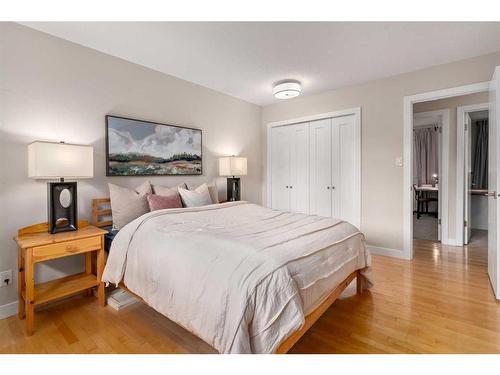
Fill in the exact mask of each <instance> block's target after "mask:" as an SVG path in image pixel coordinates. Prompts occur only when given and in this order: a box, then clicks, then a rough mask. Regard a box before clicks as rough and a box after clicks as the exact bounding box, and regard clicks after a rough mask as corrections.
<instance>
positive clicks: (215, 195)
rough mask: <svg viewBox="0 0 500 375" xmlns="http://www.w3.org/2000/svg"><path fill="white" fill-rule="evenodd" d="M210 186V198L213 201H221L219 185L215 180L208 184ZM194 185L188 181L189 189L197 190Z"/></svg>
mask: <svg viewBox="0 0 500 375" xmlns="http://www.w3.org/2000/svg"><path fill="white" fill-rule="evenodd" d="M206 185H207V186H208V192H209V193H210V199H212V203H219V190H218V189H217V185H216V184H215V182H209V183H208V184H206ZM193 186H194V185H192V184H190V183H187V188H188V189H189V190H196V189H195V188H194V187H193Z"/></svg>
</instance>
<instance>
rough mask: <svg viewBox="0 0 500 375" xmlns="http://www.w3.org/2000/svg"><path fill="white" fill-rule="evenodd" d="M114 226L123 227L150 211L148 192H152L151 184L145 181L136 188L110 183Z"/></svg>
mask: <svg viewBox="0 0 500 375" xmlns="http://www.w3.org/2000/svg"><path fill="white" fill-rule="evenodd" d="M108 186H109V199H110V200H111V211H112V213H113V228H114V229H121V228H123V227H124V226H125V225H127V224H128V223H130V222H131V221H132V220H134V219H137V218H138V217H139V216H141V215H144V214H145V213H147V212H149V205H148V200H147V199H146V194H151V193H152V191H151V184H150V183H149V181H146V182H144V183H143V184H141V185H140V186H139V187H138V188H136V189H129V188H126V187H123V186H118V185H115V184H108Z"/></svg>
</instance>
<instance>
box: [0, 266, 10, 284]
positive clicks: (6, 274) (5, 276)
mask: <svg viewBox="0 0 500 375" xmlns="http://www.w3.org/2000/svg"><path fill="white" fill-rule="evenodd" d="M11 284H12V270H7V271H2V272H0V288H3V287H4V286H9V285H11Z"/></svg>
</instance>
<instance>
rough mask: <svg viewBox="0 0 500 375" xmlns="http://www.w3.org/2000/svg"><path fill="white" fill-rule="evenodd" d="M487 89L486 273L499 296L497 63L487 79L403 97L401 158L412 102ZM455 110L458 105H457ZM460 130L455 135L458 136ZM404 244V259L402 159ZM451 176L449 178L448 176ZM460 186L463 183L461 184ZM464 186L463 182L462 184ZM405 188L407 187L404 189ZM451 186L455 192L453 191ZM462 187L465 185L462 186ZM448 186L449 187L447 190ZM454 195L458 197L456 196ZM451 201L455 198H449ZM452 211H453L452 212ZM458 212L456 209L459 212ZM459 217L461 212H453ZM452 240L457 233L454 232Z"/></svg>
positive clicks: (409, 239) (407, 219) (407, 200)
mask: <svg viewBox="0 0 500 375" xmlns="http://www.w3.org/2000/svg"><path fill="white" fill-rule="evenodd" d="M476 93H487V101H488V103H489V114H488V123H489V124H488V131H489V134H488V138H489V142H488V193H487V194H488V232H487V233H488V246H487V257H488V262H487V263H488V276H489V279H490V281H491V286H492V289H493V293H494V294H495V297H496V298H497V299H500V253H499V252H498V247H499V245H500V244H499V239H500V238H499V237H498V235H497V233H498V232H499V231H500V207H499V205H500V199H497V196H498V197H500V194H498V193H497V190H498V188H499V187H500V171H499V168H498V166H499V165H500V132H498V131H497V128H498V126H499V123H500V118H499V117H498V113H500V96H499V94H500V66H497V67H496V68H495V69H494V70H493V72H492V78H491V81H486V82H480V83H475V84H470V85H465V86H460V87H454V88H449V89H443V90H436V91H430V92H425V93H421V94H417V95H411V96H406V97H404V107H403V112H404V160H408V161H409V160H411V155H412V152H413V142H412V139H413V105H414V104H416V103H424V102H429V101H433V100H438V99H445V98H455V97H458V96H464V95H470V94H476ZM457 112H458V109H457ZM451 123H453V121H451ZM460 134H461V133H460V132H459V133H458V134H457V137H460ZM403 166H404V184H405V192H404V201H403V202H404V244H403V246H404V248H403V250H404V251H403V254H404V258H406V259H409V260H411V259H413V256H414V254H413V194H412V193H413V186H412V180H413V166H412V164H411V163H408V162H406V163H404V165H403ZM461 170H462V168H456V169H455V172H456V173H461V172H460V171H461ZM451 180H453V179H451ZM463 186H464V185H463ZM464 187H465V186H464ZM406 189H408V190H406ZM456 190H457V189H455V195H456ZM464 190H465V189H464ZM451 191H452V190H450V192H451ZM456 199H459V197H458V196H457V197H456ZM450 201H451V202H455V201H454V200H453V199H450ZM450 208H451V209H453V210H455V211H456V209H457V205H453V207H452V205H451V204H450ZM455 213H456V212H455ZM459 214H460V213H459ZM455 217H456V218H457V219H456V221H457V222H458V220H459V219H458V218H460V220H461V216H460V215H457V214H455ZM449 230H450V231H451V230H455V227H454V226H453V225H450V226H449ZM454 235H455V240H456V241H459V240H460V238H458V239H457V237H456V235H457V233H454ZM455 249H457V251H464V250H467V247H462V246H461V247H455Z"/></svg>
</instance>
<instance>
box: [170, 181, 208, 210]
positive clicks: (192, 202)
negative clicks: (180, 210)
mask: <svg viewBox="0 0 500 375" xmlns="http://www.w3.org/2000/svg"><path fill="white" fill-rule="evenodd" d="M178 189H179V194H180V195H181V198H182V203H183V204H184V206H185V207H199V206H206V205H207V204H212V198H210V193H209V192H208V186H207V184H203V185H200V186H198V187H197V188H196V189H195V190H186V189H183V188H181V187H179V188H178Z"/></svg>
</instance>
